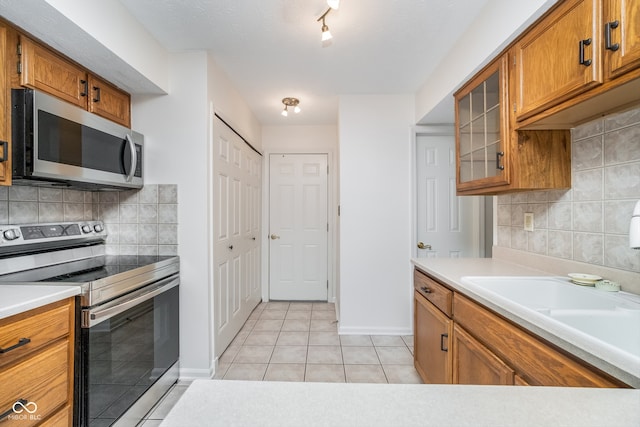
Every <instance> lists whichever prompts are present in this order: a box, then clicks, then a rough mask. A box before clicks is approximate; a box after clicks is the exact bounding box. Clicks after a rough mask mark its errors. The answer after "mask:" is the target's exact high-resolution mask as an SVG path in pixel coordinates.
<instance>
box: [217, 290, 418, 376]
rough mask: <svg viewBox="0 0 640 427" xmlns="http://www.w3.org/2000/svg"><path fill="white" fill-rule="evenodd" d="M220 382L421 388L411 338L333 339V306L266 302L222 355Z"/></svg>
mask: <svg viewBox="0 0 640 427" xmlns="http://www.w3.org/2000/svg"><path fill="white" fill-rule="evenodd" d="M215 378H217V379H223V380H252V381H320V382H369V383H421V380H420V377H419V376H418V373H417V372H416V370H415V369H414V367H413V336H402V337H401V336H379V335H371V336H369V335H342V336H340V335H338V328H337V322H336V313H335V306H334V304H328V303H301V302H267V303H262V304H260V305H258V307H256V309H255V310H254V311H253V313H252V314H251V316H250V317H249V320H247V322H246V323H245V325H244V327H243V328H242V329H241V330H240V332H239V333H238V335H237V336H236V337H235V339H234V340H233V341H232V343H231V344H230V345H229V347H228V348H227V350H226V351H225V352H224V354H222V356H221V357H220V360H219V363H218V369H217V372H216V375H215Z"/></svg>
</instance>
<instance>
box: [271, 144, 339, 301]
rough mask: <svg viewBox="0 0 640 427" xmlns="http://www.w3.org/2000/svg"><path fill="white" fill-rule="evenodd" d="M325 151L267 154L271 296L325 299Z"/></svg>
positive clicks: (326, 257) (277, 298) (326, 281)
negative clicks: (321, 152) (322, 152)
mask: <svg viewBox="0 0 640 427" xmlns="http://www.w3.org/2000/svg"><path fill="white" fill-rule="evenodd" d="M327 176H328V169H327V155H326V154H271V155H270V156H269V241H270V244H269V299H271V300H306V301H326V300H327V292H328V273H327V262H328V254H327V249H328V248H327V241H328V235H329V232H328V228H329V226H328V222H327V219H328V216H327V215H328V214H327Z"/></svg>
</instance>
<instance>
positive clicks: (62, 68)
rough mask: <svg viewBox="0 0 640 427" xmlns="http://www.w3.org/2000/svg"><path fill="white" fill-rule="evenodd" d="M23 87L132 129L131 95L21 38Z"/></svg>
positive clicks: (20, 52) (31, 41) (36, 44)
mask: <svg viewBox="0 0 640 427" xmlns="http://www.w3.org/2000/svg"><path fill="white" fill-rule="evenodd" d="M18 51H19V58H18V59H19V61H20V62H19V63H20V66H19V73H20V84H21V85H22V86H26V87H30V88H33V89H38V90H41V91H43V92H46V93H49V94H51V95H53V96H55V97H57V98H60V99H63V100H65V101H67V102H70V103H72V104H74V105H77V106H79V107H81V108H84V109H86V110H89V111H91V112H92V113H95V114H97V115H99V116H102V117H104V118H107V119H109V120H112V121H114V122H116V123H119V124H121V125H123V126H126V127H130V126H131V101H130V97H129V94H127V93H126V92H123V91H121V90H120V89H118V88H116V87H115V86H113V85H111V84H109V83H107V82H105V81H104V80H102V79H100V78H98V77H96V76H94V75H92V74H91V73H89V72H87V71H86V70H85V69H83V68H81V67H79V66H78V65H76V64H74V63H73V62H71V61H69V60H67V59H66V58H63V57H62V56H60V55H58V54H57V53H55V52H53V51H51V50H50V49H49V48H47V47H45V46H43V45H40V44H39V43H37V42H35V41H33V40H31V39H29V38H28V37H26V36H24V35H22V36H20V47H19V50H18Z"/></svg>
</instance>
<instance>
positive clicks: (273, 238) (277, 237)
mask: <svg viewBox="0 0 640 427" xmlns="http://www.w3.org/2000/svg"><path fill="white" fill-rule="evenodd" d="M270 237H271V240H276V239H279V238H280V236H278V235H277V234H272V235H271V236H270Z"/></svg>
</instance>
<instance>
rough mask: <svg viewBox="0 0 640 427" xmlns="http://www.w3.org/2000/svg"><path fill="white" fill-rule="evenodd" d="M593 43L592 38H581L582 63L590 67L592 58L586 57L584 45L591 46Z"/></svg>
mask: <svg viewBox="0 0 640 427" xmlns="http://www.w3.org/2000/svg"><path fill="white" fill-rule="evenodd" d="M590 44H591V38H588V39H585V40H580V43H579V45H580V55H579V56H580V58H579V59H580V65H584V66H585V67H588V66H589V65H591V60H590V59H584V47H585V46H589V45H590Z"/></svg>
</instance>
